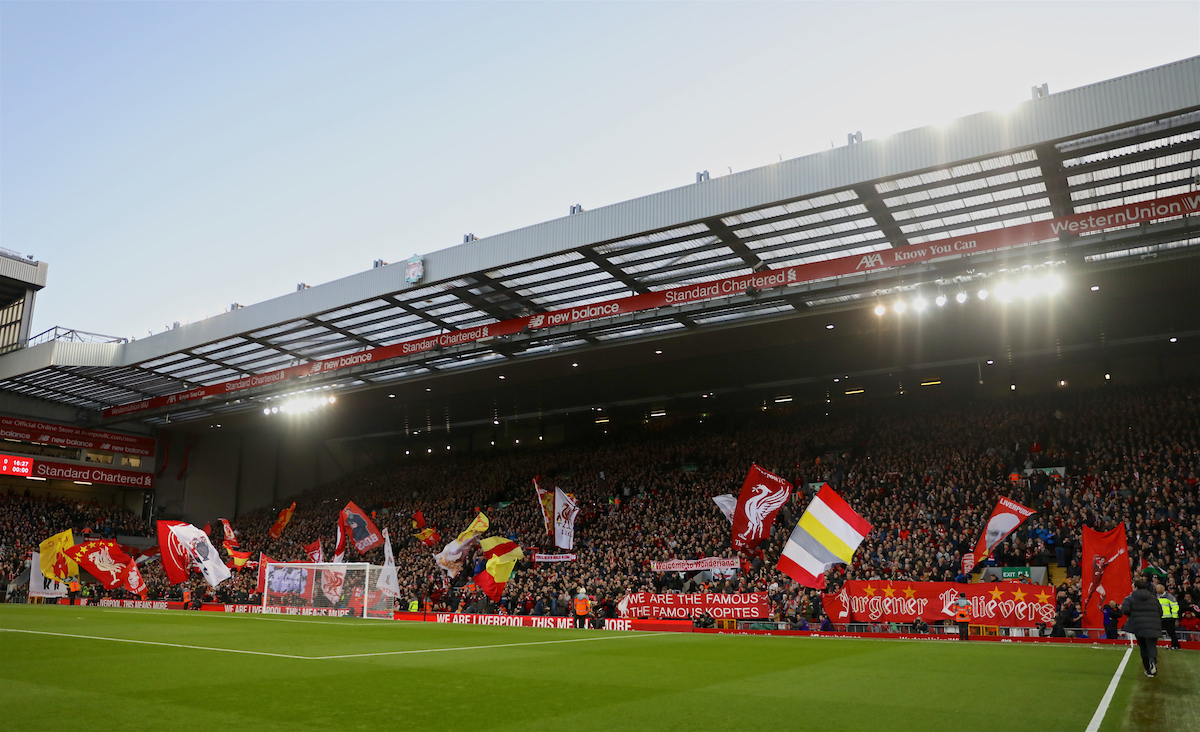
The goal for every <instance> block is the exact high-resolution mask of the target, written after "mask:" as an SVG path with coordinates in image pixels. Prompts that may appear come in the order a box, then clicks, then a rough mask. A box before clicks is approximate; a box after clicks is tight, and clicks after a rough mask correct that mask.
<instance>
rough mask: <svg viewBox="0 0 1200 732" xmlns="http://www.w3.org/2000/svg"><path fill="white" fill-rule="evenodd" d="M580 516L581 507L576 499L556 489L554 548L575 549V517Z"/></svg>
mask: <svg viewBox="0 0 1200 732" xmlns="http://www.w3.org/2000/svg"><path fill="white" fill-rule="evenodd" d="M578 515H579V505H578V504H577V503H575V500H574V498H572V497H571V496H568V495H567V494H566V493H563V492H562V489H561V488H555V489H554V546H556V547H558V548H559V549H574V548H575V517H576V516H578Z"/></svg>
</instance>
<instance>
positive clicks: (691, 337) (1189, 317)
mask: <svg viewBox="0 0 1200 732" xmlns="http://www.w3.org/2000/svg"><path fill="white" fill-rule="evenodd" d="M1198 156H1200V58H1192V59H1187V60H1184V61H1180V62H1177V63H1174V64H1170V65H1167V66H1162V67H1158V68H1154V69H1149V70H1146V71H1142V72H1139V73H1136V74H1131V75H1128V76H1124V77H1120V78H1117V79H1112V80H1109V81H1105V82H1102V83H1099V84H1095V85H1091V86H1087V87H1083V88H1079V89H1074V90H1070V91H1065V92H1061V93H1056V94H1049V95H1043V94H1037V93H1035V94H1034V98H1033V99H1031V100H1030V101H1028V102H1025V103H1023V104H1021V105H1019V106H1018V107H1017V108H1015V109H1012V110H1008V111H1005V112H983V113H980V114H976V115H972V116H969V117H965V118H962V119H958V120H955V121H953V122H951V123H949V124H946V125H940V126H931V127H925V128H920V129H916V130H911V131H908V132H903V133H899V134H896V135H892V136H890V137H888V138H884V139H875V140H873V139H867V140H862V139H861V137H856V136H853V135H852V136H850V137H849V139H848V144H847V145H846V146H843V147H839V148H835V149H832V150H829V151H826V152H822V153H819V154H816V155H810V156H806V157H802V158H797V159H794V160H787V161H782V162H780V163H777V164H773V165H769V166H766V167H763V168H757V169H754V170H749V171H744V172H740V173H736V174H731V175H728V176H722V177H717V178H712V177H710V176H708V175H707V174H705V173H703V172H702V173H699V174H698V175H697V180H696V182H695V183H692V184H689V185H686V186H683V187H681V188H677V189H673V190H669V191H664V192H661V193H657V194H654V195H651V196H646V197H643V198H639V199H635V200H631V201H626V202H623V203H618V204H614V205H611V206H605V207H602V208H597V209H594V210H584V208H583V207H580V206H578V205H575V206H571V208H570V211H571V213H570V215H568V216H566V217H563V218H561V219H556V220H553V221H548V222H544V223H541V224H537V225H534V226H530V227H527V228H524V229H519V230H516V231H512V232H508V233H504V234H498V235H495V236H489V237H484V238H479V239H476V238H475V237H473V236H471V235H467V236H465V237H464V242H463V243H462V244H461V245H459V246H454V247H451V248H448V249H444V250H441V251H437V252H433V253H430V254H426V255H424V256H414V257H412V258H410V259H406V258H403V257H404V255H405V252H403V251H400V252H397V254H398V255H400V256H401V259H399V261H397V262H396V263H394V264H386V263H384V262H382V261H380V262H377V263H376V265H377V266H375V267H373V268H372V269H370V270H367V271H365V272H362V273H360V274H357V275H353V276H350V277H346V278H344V279H341V280H337V281H334V282H330V283H327V284H323V285H319V286H315V287H311V288H304V289H299V290H298V291H297V292H295V293H291V294H289V295H286V296H283V297H279V298H276V299H274V300H270V301H267V302H263V303H259V304H256V305H251V306H247V307H236V308H231V310H230V311H229V312H226V313H224V314H222V315H219V316H216V317H212V318H207V319H205V320H202V321H199V322H195V323H188V324H184V325H179V326H177V327H175V328H172V329H170V330H168V331H166V332H163V333H159V334H156V335H154V336H151V337H148V338H143V339H138V340H129V341H127V340H124V339H118V338H111V339H106V338H104V337H101V336H95V335H93V334H81V333H79V332H77V331H70V330H65V329H61V328H60V329H52V330H51V331H48V332H47V335H46V336H45V337H44V338H42V339H41V341H42V342H39V339H38V338H32V339H31V338H30V335H29V332H28V320H29V316H30V314H31V311H32V304H33V292H35V291H36V289H37V288H38V287H41V286H43V285H45V284H46V265H45V264H37V265H28V264H25V263H24V262H21V261H19V260H14V262H11V263H9V264H8V265H6V264H5V262H6V261H7V260H5V259H3V258H0V276H2V277H0V279H3V281H2V282H0V284H3V285H4V291H5V293H7V292H8V290H10V289H11V290H12V293H13V296H14V297H13V298H9V299H6V300H4V301H3V302H0V305H3V304H4V303H8V305H9V306H12V305H14V304H19V305H20V307H19V309H20V318H19V319H18V321H15V322H17V323H18V324H17V327H16V328H15V329H14V332H13V334H12V338H11V339H10V338H9V337H8V336H7V335H5V334H6V333H7V331H6V330H3V328H6V327H7V325H6V323H7V322H8V321H5V322H4V323H0V352H3V351H4V350H5V349H7V352H4V353H3V355H0V393H3V401H2V402H0V412H2V413H3V414H4V415H7V418H6V419H7V421H6V426H5V429H6V432H5V436H6V439H8V440H9V442H8V443H7V444H8V445H9V449H7V450H5V451H3V452H7V453H9V457H10V458H11V459H13V460H17V461H19V462H20V465H21V467H20V468H19V469H17V472H15V473H14V472H12V471H9V472H10V474H9V475H4V476H0V481H3V482H7V484H8V485H9V486H14V485H15V486H19V487H21V488H22V489H24V488H26V487H29V486H31V485H32V486H33V487H34V488H36V489H37V490H43V491H58V492H60V493H64V494H78V495H81V496H82V495H92V496H100V497H101V498H102V499H103V500H110V501H115V502H118V503H122V504H124V505H126V506H129V507H131V508H135V510H143V511H144V513H146V514H149V513H150V512H156V513H158V514H159V515H162V516H179V517H183V518H186V519H188V520H194V521H199V522H203V521H205V520H210V519H213V518H215V517H216V516H218V515H222V516H228V515H235V516H236V515H238V514H239V513H242V512H245V511H248V510H252V509H254V508H257V507H260V506H263V505H267V504H269V503H271V502H274V501H278V500H281V499H283V498H285V497H287V496H289V495H292V494H295V493H298V492H300V491H303V490H305V489H307V488H311V487H313V486H314V485H316V484H319V483H323V482H326V481H329V480H332V479H335V478H337V477H340V476H342V475H345V474H348V473H350V472H353V471H355V470H357V469H359V468H361V467H363V466H365V465H370V464H374V463H377V462H380V461H384V460H389V459H396V458H399V457H401V456H403V455H419V454H426V455H427V454H429V453H430V452H431V451H433V450H438V451H443V450H447V449H449V450H456V451H463V450H466V451H480V450H484V451H486V450H492V449H524V448H521V447H520V445H521V444H522V442H523V443H524V444H525V445H528V444H529V443H530V442H534V443H545V442H551V443H553V442H557V441H561V440H563V439H566V438H567V437H568V436H572V435H581V436H587V435H593V436H599V435H602V434H604V433H605V432H607V431H608V430H610V429H611V430H616V429H620V428H621V426H622V425H623V424H639V423H643V422H648V421H650V420H653V419H656V418H660V417H661V418H664V419H672V418H684V417H686V418H703V417H704V415H706V414H709V413H712V412H717V411H721V410H735V409H748V408H762V409H776V408H780V409H782V408H789V406H791V405H794V406H800V405H818V406H819V405H821V404H824V405H827V408H830V409H833V408H837V407H838V406H839V405H840V404H842V403H844V402H846V401H847V400H851V399H855V398H873V397H875V396H876V395H880V396H883V395H901V394H905V393H914V395H915V392H919V391H920V390H921V388H922V387H923V386H928V387H938V388H940V389H943V390H945V391H951V390H954V391H955V393H966V394H981V395H991V396H1001V395H1003V394H1004V393H1005V392H1010V391H1013V390H1017V389H1020V390H1022V391H1025V390H1038V389H1054V388H1074V387H1083V386H1096V385H1100V384H1103V383H1105V382H1107V381H1113V380H1114V379H1115V381H1117V382H1131V381H1138V380H1147V379H1156V378H1164V377H1169V376H1171V375H1176V374H1188V373H1195V371H1196V369H1197V366H1198V364H1200V347H1198V344H1200V338H1198V336H1200V288H1197V287H1196V285H1195V283H1196V281H1197V276H1198V275H1200V258H1197V255H1198V254H1200V159H1198ZM410 248H411V247H410ZM17 265H21V266H23V267H24V268H25V269H29V268H30V267H31V266H32V267H34V269H36V272H34V273H33V276H31V274H30V273H27V272H22V273H16V272H14V273H10V272H9V271H8V269H4V267H5V266H9V268H11V267H15V266H17ZM22 277H24V278H25V279H21V278H22ZM39 277H40V279H38V278H39ZM9 279H11V280H12V281H13V282H14V283H19V282H25V283H27V285H28V286H27V287H26V288H25V289H24V290H21V293H20V298H17V297H16V294H17V291H18V290H20V289H21V288H20V287H17V286H16V285H15V284H14V287H12V288H9V287H8V284H9ZM1059 288H1061V290H1062V291H1061V292H1059V293H1055V292H1054V290H1056V289H1059ZM4 312H8V311H7V310H6V311H4ZM6 344H7V345H6ZM26 462H28V463H29V465H26ZM6 465H7V463H6ZM26 470H28V471H30V472H22V471H26ZM37 471H41V474H35V473H36V472H37ZM31 478H32V479H37V478H44V480H41V481H38V480H34V481H33V482H32V483H30V482H28V481H30V479H31Z"/></svg>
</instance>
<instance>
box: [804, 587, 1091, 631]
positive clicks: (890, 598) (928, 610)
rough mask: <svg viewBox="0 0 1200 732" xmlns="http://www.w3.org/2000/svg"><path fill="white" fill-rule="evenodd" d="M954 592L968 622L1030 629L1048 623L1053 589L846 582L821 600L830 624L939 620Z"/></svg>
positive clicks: (949, 612)
mask: <svg viewBox="0 0 1200 732" xmlns="http://www.w3.org/2000/svg"><path fill="white" fill-rule="evenodd" d="M960 592H965V593H966V594H967V600H969V601H970V603H971V623H972V624H974V625H997V626H1004V627H1015V628H1032V627H1033V626H1035V625H1037V624H1038V623H1046V624H1047V625H1053V624H1054V610H1055V593H1054V588H1053V587H1049V586H1047V585H1014V584H1010V583H1003V582H981V583H979V584H975V585H962V584H958V583H955V582H884V581H879V580H871V581H861V580H852V581H849V582H847V583H846V584H844V585H843V586H842V590H841V592H838V593H837V594H836V595H824V596H823V597H822V598H821V604H822V606H823V607H824V609H825V614H826V615H828V616H829V619H830V620H832V621H833V622H834V623H873V622H881V623H892V622H895V623H911V622H912V621H913V620H915V619H916V618H918V617H919V618H922V619H923V620H925V621H926V622H928V623H941V622H943V621H945V620H948V619H950V618H953V617H954V603H955V601H957V600H958V593H960ZM1084 625H1085V626H1086V625H1087V624H1086V623H1084ZM1093 627H1100V626H1093Z"/></svg>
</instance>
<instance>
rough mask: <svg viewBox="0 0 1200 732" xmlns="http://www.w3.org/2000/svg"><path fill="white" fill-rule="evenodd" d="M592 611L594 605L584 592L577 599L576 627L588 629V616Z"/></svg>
mask: <svg viewBox="0 0 1200 732" xmlns="http://www.w3.org/2000/svg"><path fill="white" fill-rule="evenodd" d="M591 611H592V603H591V601H589V600H588V599H587V595H585V594H583V593H582V592H580V593H579V595H577V596H576V597H575V627H576V628H586V627H587V616H588V613H590V612H591Z"/></svg>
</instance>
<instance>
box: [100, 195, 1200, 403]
mask: <svg viewBox="0 0 1200 732" xmlns="http://www.w3.org/2000/svg"><path fill="white" fill-rule="evenodd" d="M1197 211H1200V194H1196V193H1184V194H1180V195H1177V196H1169V197H1166V198H1158V199H1154V200H1150V201H1142V202H1140V203H1136V204H1129V205H1125V206H1113V207H1111V208H1103V209H1098V210H1096V211H1090V212H1088V213H1081V214H1074V215H1072V216H1063V217H1059V218H1053V219H1046V220H1044V221H1034V222H1032V223H1028V224H1019V225H1017V226H1008V227H1003V228H999V229H991V230H989V231H980V232H976V233H974V234H965V235H963V236H960V237H947V238H944V239H938V240H935V241H927V242H923V243H921V244H909V245H908V246H902V247H894V248H892V249H885V250H883V251H879V252H871V253H868V254H853V255H849V256H845V257H834V258H832V259H826V260H822V261H818V262H810V263H807V264H798V265H793V266H791V267H783V268H780V269H772V270H765V271H762V272H756V273H753V274H748V275H738V276H735V277H726V278H724V279H720V280H711V281H708V282H701V283H698V284H694V285H682V286H679V287H672V288H668V289H663V290H655V291H652V292H647V293H643V294H640V295H632V296H630V297H623V298H619V299H616V300H608V301H606V302H599V303H594V304H591V305H582V306H579V307H571V308H563V309H562V310H552V311H550V312H547V313H536V314H534V315H526V316H522V317H520V318H513V319H511V320H505V321H501V322H498V323H490V324H488V325H480V326H476V327H473V328H466V329H463V330H457V331H452V332H449V333H442V334H440V335H432V336H428V337H424V338H418V339H414V340H409V341H404V342H402V343H396V344H394V345H390V346H381V347H379V348H370V349H367V350H364V351H359V352H357V353H352V354H348V355H345V356H335V357H333V358H327V359H324V360H322V361H312V362H310V363H304V364H299V365H297V366H289V367H288V368H284V369H279V370H278V371H270V372H268V373H265V374H254V375H251V376H246V377H239V378H236V379H231V380H230V381H225V382H221V383H219V384H212V385H209V386H199V387H196V388H194V389H188V390H186V391H180V392H176V393H174V394H167V395H164V396H156V397H151V398H149V399H143V400H141V401H137V402H130V403H128V404H121V405H117V406H112V407H107V408H106V409H104V411H103V415H104V417H105V418H109V417H116V416H120V415H123V414H132V413H135V412H142V411H146V410H149V409H158V408H160V407H170V406H173V405H176V404H180V403H182V402H186V401H192V400H195V399H203V398H205V397H209V396H223V395H227V394H230V393H233V392H237V391H242V390H244V389H255V388H259V387H264V386H271V385H273V384H280V383H282V382H285V381H291V380H293V379H296V380H299V379H303V378H305V377H308V376H315V375H318V374H326V373H329V372H331V371H339V370H342V369H348V368H353V367H356V366H363V365H365V364H369V363H379V362H380V361H386V360H389V359H393V358H400V357H402V356H410V355H413V354H417V353H424V352H426V351H431V350H433V349H435V348H446V347H449V346H458V345H462V344H465V343H472V342H475V341H478V340H480V339H483V338H495V337H497V336H506V335H512V334H514V333H519V332H521V331H522V330H525V329H526V328H528V329H530V330H537V329H540V328H550V327H554V326H561V325H570V324H572V323H580V322H584V321H587V320H595V319H598V318H612V317H616V316H619V315H628V314H630V313H636V312H643V311H646V310H654V309H656V308H662V307H672V306H678V305H685V304H687V303H692V302H701V301H704V300H713V299H716V298H721V297H731V296H734V295H742V294H745V292H746V291H747V290H749V289H750V288H753V289H754V290H773V289H783V288H786V287H792V286H796V285H803V284H807V283H810V282H817V281H820V280H828V279H833V278H837V277H845V276H847V275H855V274H860V273H868V272H876V271H879V270H885V269H892V268H895V267H902V266H907V265H912V264H920V263H924V262H932V261H936V260H939V259H952V258H958V257H964V256H970V255H972V254H982V253H984V252H990V251H993V250H995V249H1005V248H1008V247H1019V246H1026V245H1030V244H1036V243H1038V242H1042V241H1049V240H1052V239H1058V238H1059V236H1062V235H1065V234H1084V233H1092V232H1097V231H1102V230H1104V229H1111V228H1116V227H1123V226H1128V225H1130V224H1138V223H1143V222H1147V221H1155V220H1157V219H1165V218H1171V217H1175V216H1184V215H1188V214H1193V213H1196V212H1197ZM300 388H303V387H302V386H301V387H300Z"/></svg>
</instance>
